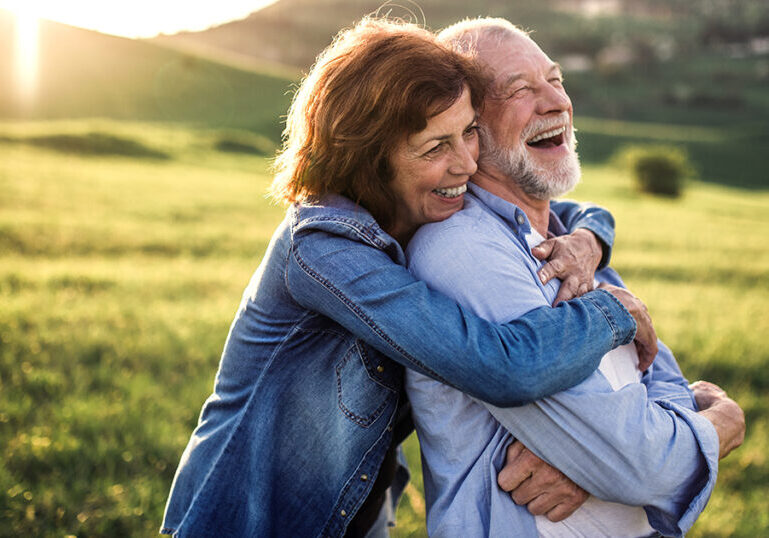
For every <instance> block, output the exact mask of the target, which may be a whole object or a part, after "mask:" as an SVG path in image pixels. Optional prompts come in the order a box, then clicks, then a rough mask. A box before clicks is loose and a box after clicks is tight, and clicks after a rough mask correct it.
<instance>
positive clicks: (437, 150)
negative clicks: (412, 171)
mask: <svg viewBox="0 0 769 538" xmlns="http://www.w3.org/2000/svg"><path fill="white" fill-rule="evenodd" d="M445 144H446V143H445V142H441V143H440V144H438V145H436V146H433V147H432V148H430V149H428V150H427V151H426V152H425V153H424V154H425V155H437V154H438V153H440V151H441V150H442V149H443V147H444V146H445Z"/></svg>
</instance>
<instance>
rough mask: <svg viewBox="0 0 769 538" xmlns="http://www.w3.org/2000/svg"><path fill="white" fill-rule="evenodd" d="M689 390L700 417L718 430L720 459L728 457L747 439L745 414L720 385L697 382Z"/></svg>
mask: <svg viewBox="0 0 769 538" xmlns="http://www.w3.org/2000/svg"><path fill="white" fill-rule="evenodd" d="M689 388H690V389H692V392H693V393H694V399H695V401H696V402H697V406H698V407H699V408H700V415H702V416H704V417H705V418H706V419H708V420H709V421H710V422H712V423H713V426H715V428H716V433H718V458H719V459H721V458H724V457H726V456H727V455H728V454H729V453H730V452H731V451H732V450H734V449H735V448H737V447H738V446H740V445H741V444H742V441H743V440H744V439H745V414H744V413H743V412H742V409H740V406H739V405H737V402H735V401H734V400H732V399H731V398H729V397H728V396H727V395H726V392H724V391H723V390H722V389H721V387H719V386H718V385H714V384H713V383H708V382H707V381H697V382H695V383H692V384H691V385H689Z"/></svg>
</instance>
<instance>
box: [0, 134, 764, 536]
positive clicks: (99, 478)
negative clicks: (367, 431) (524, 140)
mask: <svg viewBox="0 0 769 538" xmlns="http://www.w3.org/2000/svg"><path fill="white" fill-rule="evenodd" d="M591 129H593V130H594V131H596V132H598V131H601V126H600V125H596V124H593V125H592V127H591ZM62 135H67V136H65V137H64V138H62ZM89 140H90V142H89ZM73 144H74V146H73ZM126 148H129V149H128V150H126ZM217 148H220V149H217ZM221 148H224V149H229V150H230V151H222V150H221ZM233 149H234V150H238V151H236V152H233V151H231V150H233ZM269 149H270V148H269V143H267V142H266V141H265V140H264V139H262V138H260V137H258V136H255V135H252V134H249V133H244V132H236V131H217V130H203V131H196V130H188V129H185V128H181V127H173V126H161V125H157V124H153V125H148V124H126V123H114V122H105V121H101V122H79V123H55V122H53V123H44V124H43V123H36V124H16V123H4V124H0V457H1V459H2V464H1V465H0V536H42V537H46V536H51V537H53V536H65V535H77V536H81V537H85V536H151V535H153V534H154V533H155V532H156V530H157V528H158V526H159V524H160V519H161V516H162V511H163V506H164V502H165V498H166V495H167V492H168V488H169V486H170V482H171V479H172V477H173V472H174V469H175V466H176V464H177V461H178V458H179V455H180V454H181V450H182V448H183V447H184V445H185V443H186V441H187V438H188V436H189V433H190V431H191V430H192V428H193V426H194V424H195V422H196V419H197V414H198V412H199V409H200V405H201V403H202V402H203V400H204V398H205V397H206V396H207V394H208V393H209V391H210V389H211V386H212V382H213V376H214V373H215V370H216V365H217V362H218V358H219V354H220V351H221V346H222V343H223V341H224V337H225V335H226V332H227V328H228V325H229V323H230V320H231V317H232V315H233V314H234V312H235V309H236V307H237V304H238V301H239V298H240V294H241V291H242V288H243V287H244V286H245V284H246V282H247V281H248V278H249V277H250V275H251V272H252V271H253V270H254V268H255V267H256V265H257V264H258V262H259V260H260V257H261V255H262V253H263V251H264V248H265V246H266V243H267V241H268V239H269V237H270V235H271V233H272V230H273V228H274V227H275V225H276V224H277V222H278V220H279V219H280V218H281V216H282V213H283V210H282V209H281V208H280V207H276V206H273V205H271V204H270V203H269V202H268V201H267V200H266V198H265V197H264V191H265V188H266V186H267V185H268V183H269V181H270V176H269V172H268V162H267V160H266V159H265V158H264V157H262V156H260V155H259V153H264V152H266V151H269ZM75 150H76V151H75ZM123 150H124V151H123ZM129 150H130V151H129ZM121 152H122V153H129V154H130V155H118V154H119V153H121ZM727 182H728V181H727ZM575 197H576V198H578V199H582V200H592V201H595V202H597V203H600V204H602V205H604V206H607V207H609V208H610V209H611V210H612V211H613V213H614V214H615V216H616V217H617V221H618V238H617V246H616V249H615V254H614V259H613V260H614V266H615V267H616V268H617V269H618V270H619V271H620V273H621V274H622V275H623V276H624V277H625V279H626V281H627V282H628V284H629V285H630V287H631V288H632V289H633V290H634V291H635V292H636V293H637V294H638V295H639V296H641V297H642V298H643V299H644V300H646V301H647V303H648V305H649V309H650V311H651V313H652V315H653V318H654V320H655V322H656V326H657V330H658V332H659V334H660V336H661V337H662V338H663V339H664V340H665V341H666V342H667V343H668V344H669V345H670V346H671V347H672V348H673V350H674V351H675V352H676V355H677V356H678V357H679V359H680V361H681V363H682V365H683V368H684V371H685V373H686V374H687V375H688V377H689V378H690V379H698V378H705V379H709V380H712V381H714V382H717V383H719V384H722V385H723V386H724V387H725V388H726V389H727V390H728V391H729V392H730V394H731V395H732V396H733V397H735V398H736V399H737V400H738V401H739V402H740V403H741V404H742V406H743V408H744V409H745V412H746V416H747V421H748V435H747V439H746V442H745V445H744V446H743V447H742V448H741V449H740V450H739V451H737V452H736V453H734V454H733V455H732V456H730V457H729V458H728V459H727V460H725V461H724V463H723V466H722V471H721V474H720V476H719V484H718V486H717V489H716V492H715V494H714V496H713V498H712V499H711V502H710V505H709V507H708V508H707V510H706V511H705V513H704V515H703V516H702V517H701V518H700V521H699V522H698V523H697V525H696V526H695V528H694V530H693V531H692V533H691V534H690V535H691V536H695V537H698V536H729V535H733V536H745V537H748V536H750V537H752V536H760V535H766V534H767V533H769V511H768V510H767V508H766V499H767V497H769V467H768V466H767V461H766V460H767V453H768V452H769V419H767V417H768V416H769V413H768V411H769V402H767V400H766V398H765V397H764V396H763V395H765V394H766V392H767V389H769V373H767V365H769V344H767V342H766V338H765V335H766V334H767V333H768V332H769V311H768V310H767V306H766V305H767V304H768V303H769V248H767V247H768V245H767V233H768V232H769V192H766V191H764V190H752V191H741V190H737V189H731V188H727V187H721V186H715V185H712V184H704V183H691V184H690V185H689V186H688V188H687V190H686V193H685V195H684V197H683V198H682V199H680V200H678V201H671V200H664V199H656V198H651V197H648V196H642V195H639V194H637V193H636V192H635V191H634V190H633V189H632V185H631V182H630V179H629V178H628V177H627V176H626V175H625V173H624V172H623V171H621V170H617V169H614V168H610V167H608V166H603V165H601V166H599V165H592V164H591V165H589V166H587V167H586V170H585V182H584V184H583V185H582V186H580V188H579V190H578V191H577V193H576V195H575ZM407 450H408V454H409V458H410V460H411V462H412V464H413V468H414V471H415V475H417V476H415V481H414V485H413V487H411V488H410V489H409V490H408V492H407V495H406V496H405V497H404V501H403V503H402V505H401V509H400V512H399V518H400V521H399V526H398V528H397V530H396V533H395V535H396V536H422V535H424V523H423V520H422V518H421V516H420V514H421V513H422V512H423V510H424V500H423V498H422V496H421V479H419V477H418V474H419V473H418V463H419V462H418V459H419V456H418V446H417V444H416V442H415V439H414V438H411V439H410V440H409V442H408V444H407Z"/></svg>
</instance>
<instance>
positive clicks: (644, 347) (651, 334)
mask: <svg viewBox="0 0 769 538" xmlns="http://www.w3.org/2000/svg"><path fill="white" fill-rule="evenodd" d="M598 287H599V288H601V289H603V290H606V291H608V292H609V293H611V294H612V295H614V297H616V298H617V299H618V300H619V302H621V303H622V306H624V307H625V308H627V310H628V312H630V315H631V316H633V319H635V324H636V331H635V340H634V342H635V347H636V349H637V350H638V369H639V370H641V371H642V372H643V371H644V370H646V369H647V368H648V367H649V366H651V364H652V362H654V357H656V356H657V333H656V331H655V330H654V325H652V318H651V316H649V311H648V310H647V309H646V305H645V304H643V302H642V301H641V300H640V299H639V298H638V297H636V296H635V295H633V294H632V293H630V291H628V290H626V289H625V288H619V287H617V286H612V285H611V284H606V283H601V284H599V285H598Z"/></svg>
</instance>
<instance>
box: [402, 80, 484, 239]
mask: <svg viewBox="0 0 769 538" xmlns="http://www.w3.org/2000/svg"><path fill="white" fill-rule="evenodd" d="M477 160H478V129H477V123H476V114H475V110H473V107H472V104H471V102H470V91H469V90H468V89H467V88H465V89H464V91H463V92H462V95H461V96H460V97H459V99H457V100H456V101H455V102H454V104H453V105H451V107H450V108H448V109H446V110H445V111H443V112H441V113H440V114H438V115H437V116H433V117H432V118H430V119H429V120H428V121H427V127H425V129H424V130H423V131H420V132H418V133H415V134H413V135H411V136H409V137H408V138H406V139H405V140H403V141H402V142H401V143H400V144H399V145H398V147H397V148H396V149H395V151H394V152H393V154H392V155H391V156H390V162H391V164H392V167H393V169H394V171H395V177H394V179H393V181H392V184H391V187H392V190H393V193H394V194H395V197H396V199H397V208H396V213H395V215H396V216H395V224H394V225H393V229H392V230H391V232H390V233H391V235H392V236H393V237H395V238H396V239H398V240H399V241H401V242H405V241H407V240H408V239H409V238H410V237H411V235H412V234H413V233H414V232H415V231H416V229H417V228H418V227H419V226H421V225H422V224H426V223H428V222H435V221H439V220H444V219H446V218H448V217H450V216H451V215H453V214H454V213H456V212H457V211H459V210H460V209H462V201H463V198H464V192H465V191H466V190H467V187H466V185H467V181H468V180H469V179H470V176H471V175H473V174H474V173H475V170H476V169H477V165H476V161H477Z"/></svg>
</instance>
